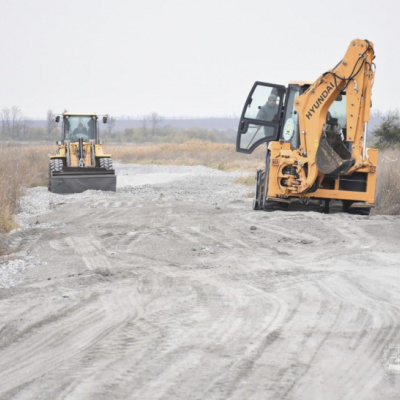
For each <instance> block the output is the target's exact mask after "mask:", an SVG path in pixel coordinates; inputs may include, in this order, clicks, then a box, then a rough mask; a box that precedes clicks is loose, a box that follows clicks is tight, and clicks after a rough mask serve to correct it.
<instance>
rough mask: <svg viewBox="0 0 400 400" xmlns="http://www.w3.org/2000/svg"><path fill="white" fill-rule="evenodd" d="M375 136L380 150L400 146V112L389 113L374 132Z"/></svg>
mask: <svg viewBox="0 0 400 400" xmlns="http://www.w3.org/2000/svg"><path fill="white" fill-rule="evenodd" d="M372 133H373V135H374V136H375V137H376V138H377V139H378V141H377V142H376V147H378V148H379V149H386V148H394V147H399V146H400V115H399V111H398V110H396V111H389V112H388V113H387V114H386V115H384V116H383V117H382V123H381V124H380V125H379V126H378V127H377V128H375V129H374V130H373V132H372Z"/></svg>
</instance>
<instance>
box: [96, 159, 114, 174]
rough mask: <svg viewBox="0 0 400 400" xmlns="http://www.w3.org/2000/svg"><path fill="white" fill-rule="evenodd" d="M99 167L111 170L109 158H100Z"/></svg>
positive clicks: (111, 165)
mask: <svg viewBox="0 0 400 400" xmlns="http://www.w3.org/2000/svg"><path fill="white" fill-rule="evenodd" d="M99 163H100V167H101V168H105V169H106V170H107V171H111V170H112V169H113V164H112V160H111V158H106V157H103V158H100V161H99Z"/></svg>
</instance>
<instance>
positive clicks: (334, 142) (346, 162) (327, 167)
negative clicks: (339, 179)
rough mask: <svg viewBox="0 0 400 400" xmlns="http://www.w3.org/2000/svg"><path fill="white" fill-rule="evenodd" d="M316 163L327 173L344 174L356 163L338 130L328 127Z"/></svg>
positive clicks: (322, 137)
mask: <svg viewBox="0 0 400 400" xmlns="http://www.w3.org/2000/svg"><path fill="white" fill-rule="evenodd" d="M316 163H317V167H318V169H319V170H320V171H321V172H322V173H324V174H325V175H343V174H345V173H346V172H347V171H348V170H349V169H350V168H351V167H352V166H353V165H354V158H352V157H351V153H350V152H349V151H348V150H347V148H346V147H345V145H344V143H343V140H342V138H341V136H340V135H339V134H338V133H337V132H336V130H328V129H327V130H326V131H325V132H324V133H323V134H322V136H321V140H320V142H319V147H318V149H317V154H316Z"/></svg>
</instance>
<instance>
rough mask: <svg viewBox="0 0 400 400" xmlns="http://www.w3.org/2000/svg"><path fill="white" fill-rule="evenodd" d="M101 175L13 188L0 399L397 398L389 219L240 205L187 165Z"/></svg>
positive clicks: (234, 189)
mask: <svg viewBox="0 0 400 400" xmlns="http://www.w3.org/2000/svg"><path fill="white" fill-rule="evenodd" d="M117 172H118V191H117V193H99V192H86V193H83V194H79V195H66V196H62V195H55V194H51V193H48V192H47V191H46V189H45V188H35V189H32V190H30V191H29V192H28V195H27V197H25V198H24V199H23V202H22V205H21V206H22V211H23V212H22V213H21V215H20V216H19V218H20V221H21V224H23V226H24V229H21V230H19V231H15V232H13V233H12V234H11V235H9V236H8V237H4V236H3V237H1V240H2V247H3V248H4V247H8V248H9V249H11V250H12V249H13V250H14V251H17V252H16V253H13V254H10V255H8V256H6V257H3V258H2V259H1V261H2V262H1V264H0V286H1V289H0V398H1V399H152V400H153V399H238V400H239V399H240V400H242V399H320V398H323V399H398V398H399V397H400V394H399V393H400V375H398V374H396V371H397V370H396V368H397V367H396V365H398V364H397V363H396V360H395V358H391V357H393V354H394V352H396V351H398V352H400V350H397V347H399V349H400V290H399V276H400V273H399V268H400V254H399V253H400V247H399V241H400V219H399V217H385V216H376V217H363V216H353V215H348V214H341V213H338V214H329V215H324V214H319V213H316V212H297V213H295V212H282V211H275V212H270V213H264V212H255V211H252V210H251V198H249V197H246V194H247V193H248V192H249V191H250V189H248V188H246V187H245V186H242V185H237V184H235V183H234V180H235V178H236V177H237V176H238V175H239V174H238V173H224V172H221V171H214V170H210V169H207V168H205V167H166V166H158V167H156V166H136V165H125V166H122V165H120V166H118V169H117ZM389 345H391V347H390V348H389V347H387V346H389ZM399 370H400V368H399ZM397 372H399V371H397Z"/></svg>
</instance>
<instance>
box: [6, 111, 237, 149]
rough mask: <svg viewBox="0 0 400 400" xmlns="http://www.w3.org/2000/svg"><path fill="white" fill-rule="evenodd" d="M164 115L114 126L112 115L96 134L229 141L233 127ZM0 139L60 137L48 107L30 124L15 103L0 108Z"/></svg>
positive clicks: (126, 139) (141, 140) (121, 138)
mask: <svg viewBox="0 0 400 400" xmlns="http://www.w3.org/2000/svg"><path fill="white" fill-rule="evenodd" d="M163 121H164V118H163V117H162V116H161V115H159V114H158V113H157V112H152V113H150V114H148V115H146V116H145V117H144V118H143V120H142V123H141V125H140V126H139V127H132V128H126V129H124V130H122V131H117V130H115V125H116V118H114V117H109V118H108V120H107V124H106V125H104V126H103V124H100V129H101V132H100V135H101V137H103V138H106V139H107V140H108V141H110V142H120V143H123V142H134V143H145V142H152V143H183V142H186V141H189V140H191V139H198V140H204V141H210V142H217V143H218V142H223V143H233V142H234V141H235V137H236V131H234V130H233V129H226V130H210V129H206V128H200V127H193V128H188V129H178V128H175V127H173V126H171V125H162V122H163ZM0 124H1V125H0V140H20V141H25V140H26V141H52V142H53V141H55V140H58V139H59V138H60V137H61V132H60V130H61V124H56V122H55V115H54V113H53V111H52V110H48V112H47V116H46V122H45V123H44V124H43V126H32V124H31V123H29V121H27V119H26V118H25V117H24V115H23V113H22V111H21V109H20V108H19V107H17V106H13V107H10V108H3V109H2V110H1V111H0Z"/></svg>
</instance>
